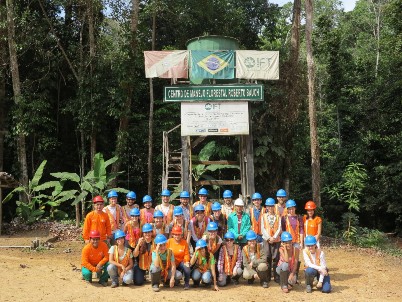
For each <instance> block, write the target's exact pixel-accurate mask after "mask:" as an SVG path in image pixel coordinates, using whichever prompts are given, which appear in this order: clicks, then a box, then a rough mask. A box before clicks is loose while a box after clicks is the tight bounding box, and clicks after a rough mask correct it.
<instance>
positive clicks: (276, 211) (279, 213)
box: [275, 203, 288, 217]
mask: <svg viewBox="0 0 402 302" xmlns="http://www.w3.org/2000/svg"><path fill="white" fill-rule="evenodd" d="M281 208H282V207H281ZM275 215H279V216H280V217H284V216H287V215H288V209H286V208H284V209H283V212H282V215H281V212H279V204H277V203H276V204H275Z"/></svg>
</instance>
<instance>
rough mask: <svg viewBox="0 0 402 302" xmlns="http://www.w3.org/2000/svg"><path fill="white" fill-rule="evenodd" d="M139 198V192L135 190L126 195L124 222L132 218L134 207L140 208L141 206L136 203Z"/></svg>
mask: <svg viewBox="0 0 402 302" xmlns="http://www.w3.org/2000/svg"><path fill="white" fill-rule="evenodd" d="M136 199H137V194H135V192H133V191H130V192H128V193H127V195H126V205H125V206H124V207H123V220H124V223H127V222H128V221H129V220H130V211H131V210H132V209H134V208H137V209H138V210H139V209H140V207H139V206H138V204H136V203H135V201H136Z"/></svg>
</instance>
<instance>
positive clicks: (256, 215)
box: [248, 192, 264, 243]
mask: <svg viewBox="0 0 402 302" xmlns="http://www.w3.org/2000/svg"><path fill="white" fill-rule="evenodd" d="M251 201H252V202H253V204H252V205H250V207H249V208H248V213H249V215H250V221H251V229H252V230H253V231H254V232H255V233H256V234H257V242H258V243H261V242H262V236H261V234H262V233H261V214H263V213H264V209H263V208H262V206H261V203H262V196H261V194H260V193H258V192H256V193H254V194H253V195H252V196H251Z"/></svg>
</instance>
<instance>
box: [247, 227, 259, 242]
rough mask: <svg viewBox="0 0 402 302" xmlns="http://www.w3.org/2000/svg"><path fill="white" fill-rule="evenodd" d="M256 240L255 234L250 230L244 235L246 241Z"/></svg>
mask: <svg viewBox="0 0 402 302" xmlns="http://www.w3.org/2000/svg"><path fill="white" fill-rule="evenodd" d="M256 239H257V234H256V233H255V232H254V231H253V230H250V231H248V232H247V233H246V240H247V241H248V240H256Z"/></svg>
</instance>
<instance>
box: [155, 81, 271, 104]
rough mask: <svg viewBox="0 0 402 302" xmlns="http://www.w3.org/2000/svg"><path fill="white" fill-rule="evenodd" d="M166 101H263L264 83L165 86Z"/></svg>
mask: <svg viewBox="0 0 402 302" xmlns="http://www.w3.org/2000/svg"><path fill="white" fill-rule="evenodd" d="M163 100H164V102H197V101H200V102H201V101H220V102H222V101H230V102H233V101H263V100H264V88H263V85H257V84H247V85H193V86H185V85H182V86H181V85H177V86H165V89H164V95H163Z"/></svg>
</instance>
